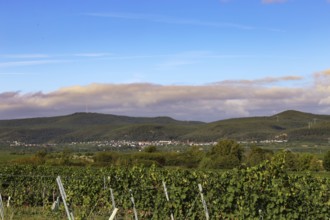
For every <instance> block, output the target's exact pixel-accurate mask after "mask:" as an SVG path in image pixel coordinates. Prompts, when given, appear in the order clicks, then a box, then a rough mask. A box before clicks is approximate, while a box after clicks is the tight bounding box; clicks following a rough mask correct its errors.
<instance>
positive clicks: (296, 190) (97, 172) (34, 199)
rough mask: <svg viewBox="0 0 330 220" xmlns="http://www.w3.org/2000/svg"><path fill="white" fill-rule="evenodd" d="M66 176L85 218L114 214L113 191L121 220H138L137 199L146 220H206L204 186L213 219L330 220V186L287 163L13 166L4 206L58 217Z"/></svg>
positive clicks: (5, 180)
mask: <svg viewBox="0 0 330 220" xmlns="http://www.w3.org/2000/svg"><path fill="white" fill-rule="evenodd" d="M58 175H60V176H61V178H62V182H63V184H64V187H65V190H66V194H67V202H68V204H69V205H70V207H71V208H72V209H73V212H74V215H75V216H77V217H79V218H80V219H89V218H90V217H91V216H92V215H95V214H97V215H99V216H109V215H110V213H111V210H112V208H113V207H112V202H111V196H110V188H111V189H112V190H113V192H114V198H115V201H116V205H117V207H118V208H119V211H118V217H119V219H121V218H127V217H130V218H133V210H132V202H131V198H130V197H131V194H132V195H133V196H134V200H135V205H136V209H137V211H138V216H139V218H141V219H162V220H163V219H170V216H171V213H172V215H173V217H174V219H205V218H206V215H205V206H203V203H202V202H201V196H200V191H199V188H198V184H201V186H202V188H203V198H204V201H205V203H204V205H207V209H208V210H207V211H208V213H209V216H210V219H260V218H263V219H329V218H330V180H329V179H326V178H316V177H313V176H312V175H309V174H306V175H292V174H288V173H287V172H285V171H284V169H283V163H281V161H277V162H275V161H272V162H269V161H267V162H265V163H263V164H261V165H259V166H257V167H252V168H245V169H234V170H231V171H226V172H219V171H214V170H213V171H206V170H185V169H174V168H173V169H159V168H155V167H151V168H145V167H133V168H126V167H122V168H115V167H111V168H77V167H46V166H36V167H33V166H24V167H23V166H7V167H1V168H0V193H1V194H2V198H3V200H7V199H8V198H9V197H11V206H13V207H20V206H26V207H44V209H45V210H50V207H51V205H52V203H53V202H54V201H55V200H56V199H57V197H58V196H59V191H58V186H57V185H56V182H55V179H56V176H58ZM163 182H166V186H167V191H168V195H169V201H168V200H167V198H166V196H165V193H164V185H163ZM130 192H131V193H130ZM60 211H61V210H60ZM62 212H63V213H64V211H63V209H62ZM47 214H49V213H47ZM76 219H77V218H76ZM104 219H105V218H104Z"/></svg>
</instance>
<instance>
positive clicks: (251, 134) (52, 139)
mask: <svg viewBox="0 0 330 220" xmlns="http://www.w3.org/2000/svg"><path fill="white" fill-rule="evenodd" d="M281 135H282V136H281ZM279 136H281V137H284V136H285V137H287V139H288V140H289V141H322V142H324V141H325V140H327V139H328V138H330V116H329V115H316V114H311V113H304V112H299V111H294V110H288V111H284V112H281V113H279V114H276V115H273V116H267V117H266V116H265V117H247V118H233V119H226V120H220V121H215V122H211V123H204V122H198V121H179V120H175V119H173V118H170V117H129V116H118V115H110V114H99V113H74V114H71V115H66V116H57V117H44V118H28V119H13V120H0V141H21V142H25V143H40V144H41V143H61V142H72V141H97V140H110V139H111V140H135V141H151V140H181V141H185V140H191V141H217V140H219V139H223V138H231V139H236V140H240V141H243V140H246V141H251V140H266V139H274V138H276V137H277V138H278V137H279Z"/></svg>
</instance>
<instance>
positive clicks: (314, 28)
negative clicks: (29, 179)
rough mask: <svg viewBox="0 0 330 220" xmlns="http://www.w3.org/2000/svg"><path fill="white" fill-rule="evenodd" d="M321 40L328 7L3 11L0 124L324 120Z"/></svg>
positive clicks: (116, 5) (329, 23)
mask: <svg viewBox="0 0 330 220" xmlns="http://www.w3.org/2000/svg"><path fill="white" fill-rule="evenodd" d="M329 39H330V2H329V1H327V0H315V1H310V0H222V1H221V0H208V1H200V0H195V1H191V0H190V1H186V0H166V1H165V0H153V1H151V0H149V1H147V0H141V1H136V0H131V1H129V0H128V1H124V0H123V1H119V0H93V1H87V0H85V1H83V0H79V1H78V0H70V1H68V0H56V1H45V0H29V1H25V0H0V101H1V102H0V118H2V119H6V118H22V117H35V116H52V115H61V114H70V113H73V112H76V111H84V110H86V109H88V110H89V111H93V112H101V113H110V114H121V115H132V116H157V115H168V116H171V117H174V118H177V119H184V120H204V121H212V120H217V119H222V118H228V117H244V116H254V115H271V114H274V113H277V112H279V111H282V110H286V109H296V110H301V111H310V112H314V113H322V114H327V113H328V112H329V111H328V110H329V109H330V105H329V102H330V101H329V95H330V89H329V88H328V86H327V83H325V82H328V80H329V74H328V70H329V69H330V44H329V42H330V41H329ZM321 79H322V80H321ZM329 84H330V83H329ZM155 88H157V89H155ZM116 89H119V91H117V90H116ZM306 90H308V91H309V92H306ZM63 91H65V93H63ZM125 91H126V92H125ZM180 91H181V93H180ZM244 91H249V92H252V91H253V93H252V94H250V95H247V94H246V92H244ZM176 92H178V94H177V95H175V94H176ZM218 92H222V95H221V96H216V95H215V94H214V93H218ZM146 93H147V94H146ZM109 94H112V95H111V96H110V95H109ZM137 94H139V95H137ZM218 95H219V94H218ZM86 97H87V98H86ZM274 97H276V99H274ZM118 100H120V101H121V102H119V101H118ZM276 100H279V102H278V103H276ZM281 100H282V101H281ZM73 103H76V104H73ZM252 103H253V106H251V104H252ZM262 103H263V104H262ZM265 103H268V104H265ZM272 103H273V104H274V106H273V107H272ZM58 106H61V107H58ZM82 106H85V107H82ZM87 106H88V108H87ZM192 108H194V109H193V110H192ZM188 109H189V110H188Z"/></svg>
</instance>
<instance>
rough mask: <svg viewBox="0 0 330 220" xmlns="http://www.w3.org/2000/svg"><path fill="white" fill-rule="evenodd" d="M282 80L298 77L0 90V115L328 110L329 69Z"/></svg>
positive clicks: (183, 115)
mask: <svg viewBox="0 0 330 220" xmlns="http://www.w3.org/2000/svg"><path fill="white" fill-rule="evenodd" d="M287 80H298V81H299V80H301V78H300V77H295V76H287V77H280V78H271V77H270V78H265V79H260V80H258V79H257V80H252V81H244V80H241V81H226V82H223V83H222V82H220V83H215V84H209V85H200V86H178V85H166V86H165V85H156V84H149V83H132V84H97V83H95V84H90V85H88V86H72V87H66V88H61V89H59V90H56V91H54V92H50V93H42V92H38V93H26V94H22V93H20V92H6V93H0V115H1V117H2V118H19V117H36V116H47V115H48V116H50V115H63V114H70V113H73V112H81V111H85V109H86V105H87V106H88V109H89V110H90V111H92V112H101V113H109V114H119V115H131V116H160V115H166V116H171V117H174V118H178V119H183V120H204V121H215V120H218V119H223V118H230V117H244V116H254V115H270V114H273V113H274V112H280V111H283V110H287V109H296V110H301V111H311V110H312V111H313V112H315V113H322V112H325V111H326V110H327V109H329V108H330V86H329V85H330V72H328V71H324V72H322V73H317V74H315V75H314V84H311V85H310V86H309V87H307V88H306V87H295V88H290V87H285V86H274V85H272V83H273V82H279V81H287ZM242 82H243V83H242ZM269 83H270V84H269Z"/></svg>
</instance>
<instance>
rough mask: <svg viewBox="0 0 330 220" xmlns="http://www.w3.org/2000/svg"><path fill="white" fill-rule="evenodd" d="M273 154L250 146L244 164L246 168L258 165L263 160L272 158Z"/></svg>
mask: <svg viewBox="0 0 330 220" xmlns="http://www.w3.org/2000/svg"><path fill="white" fill-rule="evenodd" d="M273 154H274V153H273V152H272V151H271V150H267V149H262V148H260V147H256V146H252V147H251V149H250V152H249V153H248V155H247V157H246V164H247V165H248V166H255V165H258V164H260V163H261V162H263V161H265V160H270V159H271V158H272V156H273Z"/></svg>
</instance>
